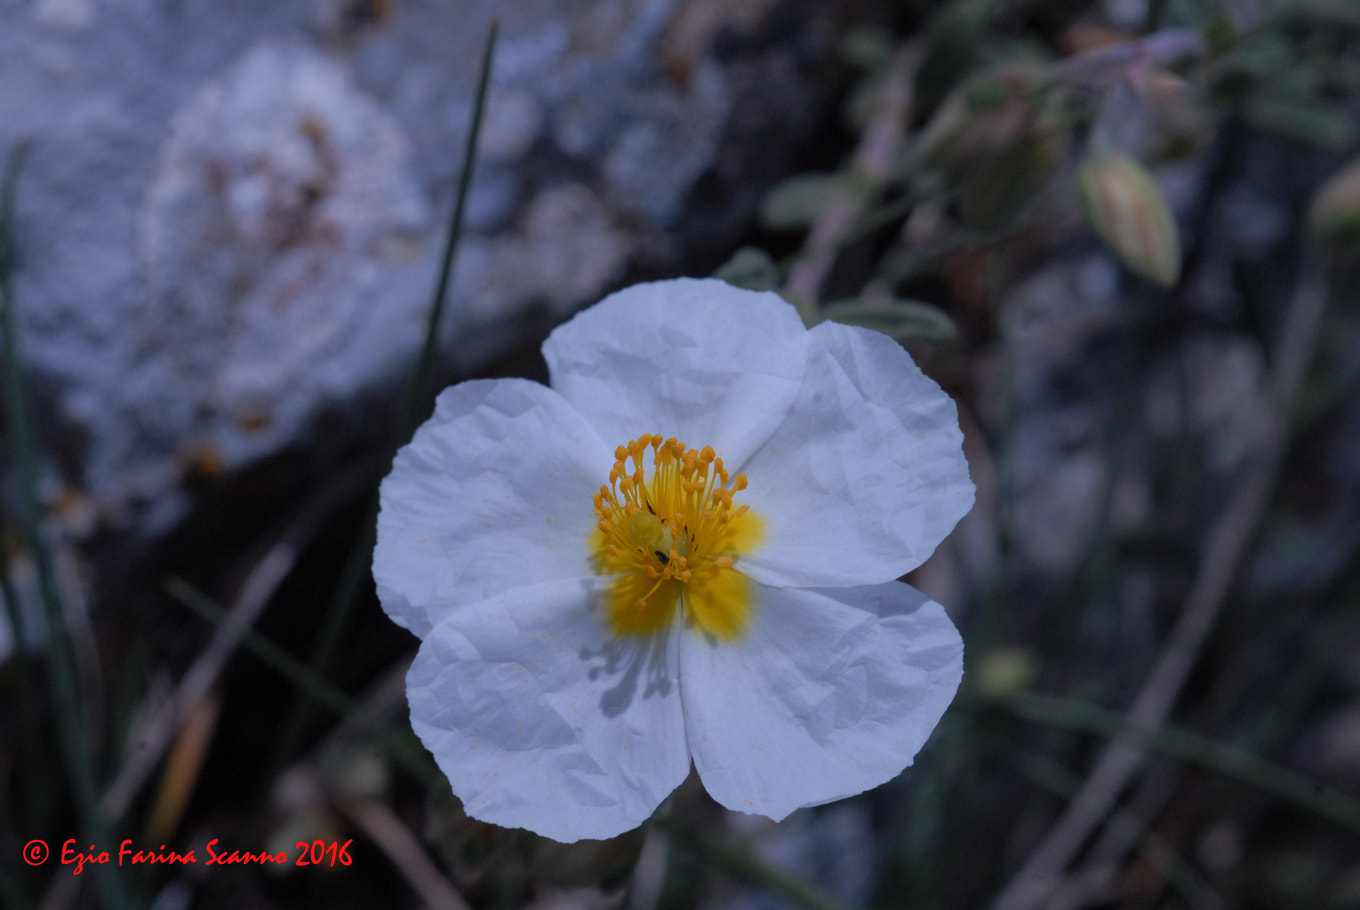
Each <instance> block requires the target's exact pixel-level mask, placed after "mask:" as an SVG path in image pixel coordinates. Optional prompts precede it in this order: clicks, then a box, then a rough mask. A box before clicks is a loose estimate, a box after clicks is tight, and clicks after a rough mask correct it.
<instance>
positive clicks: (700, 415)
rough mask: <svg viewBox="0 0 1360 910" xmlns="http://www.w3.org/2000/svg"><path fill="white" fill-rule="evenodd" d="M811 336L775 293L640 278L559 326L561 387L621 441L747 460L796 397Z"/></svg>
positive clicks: (553, 356)
mask: <svg viewBox="0 0 1360 910" xmlns="http://www.w3.org/2000/svg"><path fill="white" fill-rule="evenodd" d="M806 344H807V332H806V331H805V330H804V329H803V324H802V321H801V320H800V319H799V318H798V314H797V312H796V311H795V310H794V308H793V307H792V306H790V305H789V304H787V303H785V302H784V301H783V300H782V299H781V298H780V297H779V296H778V295H777V294H771V293H759V292H756V291H743V290H739V289H737V288H734V287H732V286H731V285H729V284H727V283H726V282H723V281H716V280H702V281H701V280H695V279H692V278H681V279H676V280H674V281H658V282H654V283H652V284H638V285H634V286H633V287H630V288H627V289H625V290H622V291H619V292H618V293H616V294H612V295H610V296H609V297H606V298H605V299H604V300H603V301H601V302H600V303H599V304H598V305H596V306H593V307H590V308H589V309H587V310H583V311H582V312H580V313H578V314H577V315H576V316H575V318H573V319H572V320H571V321H570V322H567V323H566V324H564V325H561V326H558V327H557V329H555V330H554V331H553V333H552V335H550V336H549V337H548V340H547V341H546V342H544V344H543V356H544V357H545V358H546V359H547V361H548V370H549V372H550V373H551V374H552V386H553V388H554V389H556V390H557V391H559V392H561V393H562V395H563V397H565V398H566V399H567V400H568V401H570V402H571V403H572V404H573V405H574V406H575V407H576V409H577V410H579V411H581V413H583V414H585V415H586V416H587V417H588V418H589V419H590V421H591V422H592V423H593V424H594V426H595V428H596V430H597V431H598V432H599V434H600V437H601V438H602V439H604V440H605V441H606V442H608V443H609V444H610V445H611V446H612V445H616V444H620V443H626V442H628V440H630V439H635V438H636V437H638V436H641V435H642V434H643V433H660V434H661V435H662V436H664V437H670V436H674V437H677V438H678V439H680V441H681V442H684V443H686V444H687V445H690V446H693V447H695V448H700V449H702V448H703V447H704V446H705V445H711V446H713V448H714V449H715V450H716V451H717V452H718V454H719V455H720V456H722V458H723V460H724V461H726V462H727V463H728V464H729V465H735V464H740V463H741V462H742V461H744V460H746V458H747V457H748V456H749V455H750V454H751V453H752V452H754V451H755V449H756V448H757V447H758V446H759V445H760V443H761V442H763V441H764V439H765V438H766V437H767V436H769V434H770V433H771V432H772V431H773V430H774V428H775V427H776V426H778V425H779V422H780V420H782V419H783V416H784V412H785V411H786V410H788V407H789V404H790V403H791V402H792V401H793V399H794V396H795V395H797V394H798V388H799V383H800V381H801V379H802V375H803V360H804V356H805V354H804V351H805V348H806Z"/></svg>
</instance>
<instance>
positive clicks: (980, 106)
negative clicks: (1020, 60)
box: [917, 63, 1052, 175]
mask: <svg viewBox="0 0 1360 910" xmlns="http://www.w3.org/2000/svg"><path fill="white" fill-rule="evenodd" d="M1051 82H1052V79H1051V77H1050V76H1049V75H1048V74H1047V71H1046V70H1044V69H1043V68H1042V67H1039V66H1037V65H1034V64H1014V63H1012V64H1006V65H1003V66H999V67H995V68H993V69H990V70H988V71H986V72H985V73H982V74H980V75H978V76H976V77H974V78H972V79H970V80H968V81H967V82H965V83H964V84H963V85H961V86H959V87H958V88H956V89H954V91H953V92H951V93H950V95H949V97H947V98H946V99H945V100H944V103H942V104H941V105H940V107H939V108H938V109H937V110H936V111H935V115H934V116H933V117H931V118H930V122H928V123H927V124H926V126H925V129H924V130H923V131H922V133H921V138H920V140H919V142H918V144H917V150H918V154H919V160H920V161H921V163H922V164H924V165H925V166H926V167H927V168H929V169H931V170H945V171H949V172H950V173H952V174H955V175H958V174H959V173H960V172H962V171H967V170H971V169H974V168H977V167H986V166H988V165H989V164H990V163H991V162H992V160H994V159H995V158H996V156H998V155H1001V154H1004V153H1005V152H1006V151H1007V150H1008V149H1010V148H1012V147H1014V146H1015V145H1016V144H1017V143H1019V142H1021V141H1022V140H1024V139H1025V138H1026V137H1027V136H1028V135H1030V133H1031V132H1032V131H1033V128H1034V124H1035V119H1036V116H1037V114H1038V112H1039V109H1040V106H1041V105H1040V104H1039V103H1038V102H1039V98H1040V95H1041V94H1042V93H1043V92H1044V91H1045V90H1047V89H1048V88H1049V87H1050V85H1051Z"/></svg>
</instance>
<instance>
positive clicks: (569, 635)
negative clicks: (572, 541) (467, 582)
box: [406, 579, 689, 843]
mask: <svg viewBox="0 0 1360 910" xmlns="http://www.w3.org/2000/svg"><path fill="white" fill-rule="evenodd" d="M602 583H603V582H602V581H601V580H599V579H586V580H577V581H559V582H549V583H547V584H543V585H536V586H534V587H531V588H520V589H517V590H515V591H512V592H508V593H506V594H502V595H500V596H499V597H495V598H492V599H491V600H488V601H486V602H484V603H481V604H478V605H476V606H474V607H471V608H469V609H466V610H461V611H459V612H457V613H455V614H453V615H452V616H450V617H449V618H448V619H446V620H444V621H443V622H441V623H440V624H439V625H437V626H436V627H435V628H434V630H433V631H432V632H431V633H430V634H429V635H428V636H427V637H426V639H425V641H424V642H423V643H422V644H421V646H420V653H419V654H418V655H417V656H416V660H415V663H413V664H412V665H411V670H410V672H409V673H408V674H407V677H406V684H407V697H408V699H409V700H410V704H411V726H412V727H413V728H414V729H415V731H416V733H417V735H419V736H420V739H421V741H422V742H424V743H425V747H426V748H427V749H429V750H430V752H432V753H433V754H434V757H435V760H436V761H437V762H438V763H439V767H440V769H441V770H442V771H443V772H444V773H445V774H446V775H447V776H448V778H449V783H450V784H452V785H453V792H454V793H456V794H457V795H458V796H459V798H460V799H462V800H463V805H464V807H465V808H466V809H467V812H468V814H469V815H471V816H472V817H474V818H479V819H481V820H483V821H487V822H492V823H494V824H497V825H506V826H509V827H516V828H528V829H530V830H531V831H536V832H538V833H539V834H542V835H545V836H546V837H551V838H553V839H554V840H559V841H563V842H568V843H569V842H571V841H575V840H579V839H581V838H606V837H613V836H615V835H617V834H620V833H622V832H624V831H627V830H629V829H631V828H636V827H637V826H638V825H640V824H642V822H644V821H646V819H647V817H648V816H650V815H651V814H652V810H654V809H655V808H656V807H657V806H658V805H659V804H660V802H661V800H662V799H664V798H665V797H666V796H667V795H668V794H669V793H670V792H671V791H672V790H674V789H675V788H676V787H678V786H679V785H680V782H681V781H683V780H684V779H685V776H686V775H687V774H688V773H689V751H688V749H687V747H686V744H685V723H684V717H683V713H682V710H681V707H680V690H679V686H678V685H677V684H676V678H677V651H678V648H677V647H676V646H675V645H676V642H675V639H674V637H673V636H671V637H666V636H658V637H656V638H654V639H651V640H649V641H648V643H646V644H639V643H637V642H636V641H635V642H634V643H633V644H632V646H631V648H627V647H623V646H620V645H619V644H618V643H616V642H611V640H610V637H609V634H608V632H607V631H606V630H605V628H604V626H603V624H602V622H601V619H600V611H599V609H598V607H597V600H596V598H597V594H598V590H597V589H598V587H599V585H600V584H602Z"/></svg>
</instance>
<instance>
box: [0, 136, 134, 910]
mask: <svg viewBox="0 0 1360 910" xmlns="http://www.w3.org/2000/svg"><path fill="white" fill-rule="evenodd" d="M27 153H28V145H27V143H20V144H19V145H18V146H17V147H16V148H14V149H13V150H12V151H11V152H10V154H9V157H8V159H7V161H6V162H5V171H4V179H3V182H0V332H3V333H4V341H3V348H2V349H0V372H2V373H3V393H2V394H3V403H4V412H5V428H6V430H7V432H8V435H9V442H10V446H11V452H12V455H13V458H14V463H15V469H16V471H17V472H18V494H19V496H18V500H19V501H18V507H19V515H18V518H19V526H20V530H21V532H22V534H23V537H24V541H25V543H26V544H27V546H28V548H29V550H30V551H31V552H32V554H33V562H34V565H35V567H36V568H37V574H38V591H39V595H40V597H41V599H42V602H43V613H44V619H45V621H46V625H47V650H46V663H47V670H48V681H49V684H50V686H51V689H52V704H53V709H54V711H55V715H56V723H57V734H58V739H59V740H60V743H61V751H62V756H63V758H64V759H65V764H66V772H67V776H68V782H69V783H70V787H71V793H72V796H73V797H74V800H75V804H76V812H77V816H78V817H79V819H80V825H81V828H82V829H83V830H84V832H85V834H86V836H87V837H88V838H89V840H90V842H91V843H93V844H98V845H101V848H102V845H104V844H111V843H112V841H111V839H110V837H109V832H108V828H107V826H106V825H105V824H104V820H103V818H102V817H101V815H100V814H99V800H98V797H97V795H96V792H97V791H96V787H95V777H94V763H93V760H92V759H91V755H90V744H89V740H88V737H87V735H86V729H85V714H84V710H83V708H82V706H81V698H80V684H79V679H78V676H77V673H76V666H75V655H74V652H73V651H72V649H71V640H70V636H69V635H68V634H67V630H66V616H65V611H64V610H63V608H62V602H61V595H60V592H59V591H58V588H57V584H56V577H55V575H54V574H53V571H52V560H51V559H50V558H49V555H48V552H47V547H46V545H45V542H44V541H43V536H42V527H41V518H40V512H39V507H38V494H37V474H38V472H37V452H36V449H35V446H34V441H33V421H32V417H31V415H30V414H29V411H28V392H27V389H26V388H25V382H24V375H23V369H22V366H21V362H22V358H21V353H20V350H19V337H18V319H17V318H16V316H15V313H14V284H13V280H12V278H13V273H14V267H15V252H14V198H15V192H16V190H17V187H18V183H19V174H20V172H21V171H22V169H23V164H24V159H25V157H26V156H27ZM6 600H7V601H9V600H10V598H9V597H8V596H7V597H6ZM11 612H14V613H17V610H12V611H11ZM95 882H96V886H97V888H98V890H99V892H100V896H101V897H102V898H103V902H104V904H105V906H108V907H114V908H123V907H127V906H129V903H128V898H127V895H126V893H125V892H124V890H123V885H122V883H121V882H120V881H119V879H118V875H117V870H116V869H110V868H108V867H107V866H103V865H97V866H95Z"/></svg>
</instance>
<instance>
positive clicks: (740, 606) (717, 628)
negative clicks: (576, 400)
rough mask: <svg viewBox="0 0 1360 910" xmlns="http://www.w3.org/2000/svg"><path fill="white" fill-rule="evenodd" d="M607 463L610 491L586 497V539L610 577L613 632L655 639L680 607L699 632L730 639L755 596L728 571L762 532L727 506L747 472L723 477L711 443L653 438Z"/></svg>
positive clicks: (744, 509)
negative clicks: (590, 515) (591, 505)
mask: <svg viewBox="0 0 1360 910" xmlns="http://www.w3.org/2000/svg"><path fill="white" fill-rule="evenodd" d="M649 452H650V456H651V461H652V465H651V472H650V474H649V473H648V468H647V464H646V460H647V457H648V453H649ZM614 458H615V461H614V466H613V468H611V469H610V471H609V484H608V485H606V486H601V487H600V491H599V492H598V493H596V494H595V496H594V500H595V519H596V530H595V532H594V533H593V534H592V535H591V552H592V555H593V559H594V562H595V565H596V568H597V569H598V570H599V571H600V572H601V574H605V575H611V576H614V578H613V581H612V582H611V584H610V585H609V588H608V590H607V592H606V595H605V614H606V619H607V621H608V623H609V626H610V629H611V631H612V632H613V633H614V634H615V635H616V636H623V635H647V634H650V633H653V632H656V631H658V630H660V629H663V628H665V627H666V626H667V625H668V624H669V623H670V622H671V619H672V617H674V616H675V614H676V612H677V607H678V606H681V605H683V607H682V608H683V609H684V610H685V612H686V614H687V616H688V618H689V619H690V620H691V621H693V622H694V623H695V624H696V625H697V626H698V627H699V628H700V629H701V630H703V631H704V632H706V633H708V634H710V635H712V636H714V637H716V638H719V639H723V640H731V639H734V638H736V637H738V636H739V635H740V634H741V633H742V631H743V630H744V629H745V628H746V626H747V625H748V623H749V620H750V615H751V608H752V601H753V594H754V591H753V589H752V586H751V583H750V582H749V581H748V580H747V579H746V578H745V576H743V575H741V573H739V572H737V571H736V570H735V569H733V567H732V565H733V562H734V561H735V560H736V559H737V558H739V557H740V556H741V555H742V554H743V553H746V552H749V551H750V550H751V549H752V548H753V547H754V546H755V545H756V544H757V543H759V540H760V537H761V527H762V522H761V521H760V519H759V518H757V517H756V516H755V515H753V514H751V512H750V509H749V507H748V506H745V505H741V506H734V505H733V502H732V499H733V496H734V495H735V494H736V493H738V492H740V491H742V490H744V489H746V485H747V480H746V475H745V474H736V475H735V476H734V475H732V474H730V473H729V472H728V471H727V469H726V468H725V467H724V466H723V461H722V459H721V458H719V457H718V456H717V453H715V452H714V451H713V447H712V446H704V448H703V449H702V450H700V449H694V448H689V447H687V446H686V445H685V444H684V443H682V442H680V441H679V440H677V439H675V438H674V437H672V438H670V439H666V440H663V439H662V438H661V436H659V435H657V434H653V433H645V434H643V435H642V436H640V437H638V438H637V439H633V440H631V441H629V442H628V444H627V445H621V446H619V447H618V448H617V449H615V450H614ZM630 462H631V464H632V469H631V470H630V469H629V463H630Z"/></svg>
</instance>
